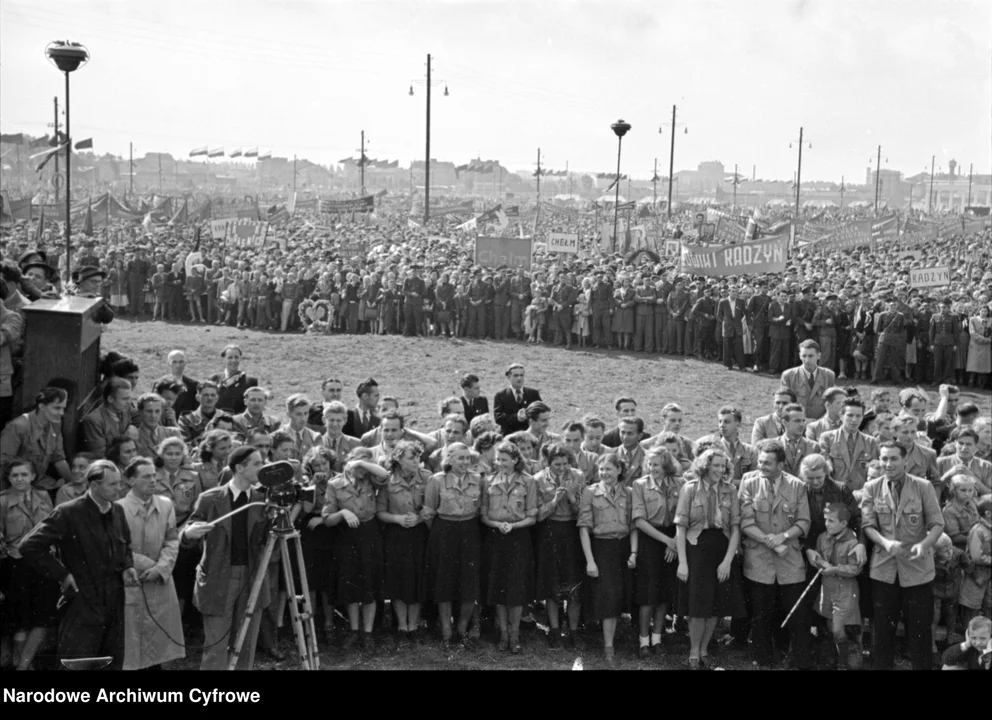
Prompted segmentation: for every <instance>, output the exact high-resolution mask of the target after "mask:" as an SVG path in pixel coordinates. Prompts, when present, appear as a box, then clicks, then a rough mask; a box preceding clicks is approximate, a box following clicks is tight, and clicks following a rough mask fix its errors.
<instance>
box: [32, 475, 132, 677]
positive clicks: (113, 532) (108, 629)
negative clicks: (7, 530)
mask: <svg viewBox="0 0 992 720" xmlns="http://www.w3.org/2000/svg"><path fill="white" fill-rule="evenodd" d="M86 480H87V482H88V483H89V490H88V491H87V492H86V494H85V495H82V496H80V497H78V498H76V499H75V500H70V501H69V502H67V503H64V504H62V505H59V506H58V507H57V508H55V511H54V512H53V513H52V514H51V515H49V516H48V517H47V518H45V519H44V520H42V521H41V522H40V523H38V524H37V525H36V526H35V528H34V530H32V531H31V532H30V533H29V534H28V535H27V536H26V537H25V538H24V539H23V540H22V541H21V544H20V545H19V546H18V550H19V551H20V553H21V557H22V558H24V560H25V561H27V562H28V563H29V564H30V565H31V566H32V567H34V569H35V570H37V571H38V572H39V573H40V574H41V575H42V576H44V577H46V578H51V579H54V580H58V581H59V582H60V583H61V587H62V599H63V600H65V601H67V603H66V606H65V608H64V610H63V614H62V615H61V617H60V623H59V648H58V654H59V657H60V658H64V659H68V658H85V657H92V656H95V655H109V656H111V657H113V661H112V662H111V663H110V665H109V666H108V668H107V669H109V670H120V669H121V667H122V666H123V663H124V586H125V585H127V586H129V587H135V586H137V585H138V584H139V581H138V574H137V572H136V571H135V569H134V559H133V556H132V554H131V531H130V528H129V527H128V524H127V520H126V518H125V517H124V509H123V508H122V507H121V506H120V505H117V504H115V503H114V501H115V500H116V499H117V498H118V496H119V494H120V488H121V475H120V473H119V472H118V470H117V468H116V467H115V466H114V464H113V463H112V462H110V461H109V460H97V461H96V462H95V463H93V464H92V465H90V467H89V469H88V470H87V471H86ZM53 546H54V547H56V548H58V550H59V552H60V554H61V557H62V562H59V561H58V560H57V559H56V558H55V556H54V555H52V553H51V548H52V547H53ZM60 605H62V602H61V601H60Z"/></svg>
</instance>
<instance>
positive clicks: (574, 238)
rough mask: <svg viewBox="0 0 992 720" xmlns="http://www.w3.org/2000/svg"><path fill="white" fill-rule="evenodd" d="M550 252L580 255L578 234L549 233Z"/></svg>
mask: <svg viewBox="0 0 992 720" xmlns="http://www.w3.org/2000/svg"><path fill="white" fill-rule="evenodd" d="M548 252H560V253H573V254H575V253H578V252H579V234H578V233H556V232H553V233H549V234H548Z"/></svg>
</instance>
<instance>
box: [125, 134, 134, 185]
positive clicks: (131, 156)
mask: <svg viewBox="0 0 992 720" xmlns="http://www.w3.org/2000/svg"><path fill="white" fill-rule="evenodd" d="M127 145H128V160H127V176H128V178H130V180H131V197H134V143H133V142H130V143H128V144H127Z"/></svg>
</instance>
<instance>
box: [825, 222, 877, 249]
mask: <svg viewBox="0 0 992 720" xmlns="http://www.w3.org/2000/svg"><path fill="white" fill-rule="evenodd" d="M871 230H872V222H871V220H857V221H855V222H850V223H847V224H846V225H842V226H841V227H839V228H837V229H836V230H834V232H832V233H831V234H830V235H829V236H827V237H826V238H824V239H823V240H820V241H819V242H817V243H816V249H817V250H850V249H852V248H859V247H862V246H864V245H874V242H873V241H872V232H871Z"/></svg>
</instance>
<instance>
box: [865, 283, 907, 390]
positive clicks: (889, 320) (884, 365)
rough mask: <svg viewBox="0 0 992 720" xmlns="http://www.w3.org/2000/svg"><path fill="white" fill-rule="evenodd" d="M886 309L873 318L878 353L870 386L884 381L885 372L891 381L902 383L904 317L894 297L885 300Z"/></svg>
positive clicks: (904, 349) (904, 354)
mask: <svg viewBox="0 0 992 720" xmlns="http://www.w3.org/2000/svg"><path fill="white" fill-rule="evenodd" d="M886 302H888V304H889V306H888V309H887V310H886V311H885V312H883V313H880V314H879V315H878V316H877V317H876V318H875V334H876V335H877V336H878V351H877V354H876V357H875V369H874V370H873V371H872V375H871V384H872V385H878V382H879V380H881V379H884V377H885V375H886V370H889V371H891V373H892V379H893V381H894V382H895V383H896V384H897V385H898V384H899V383H901V382H902V370H901V368H902V367H903V365H904V364H905V358H906V326H907V322H906V316H905V315H903V313H901V312H899V303H898V302H897V301H896V299H895V298H894V297H891V296H890V297H888V298H886Z"/></svg>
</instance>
